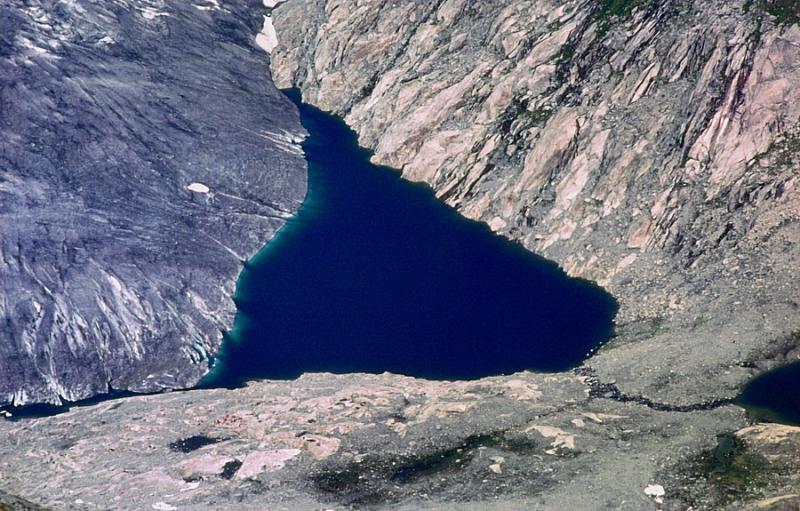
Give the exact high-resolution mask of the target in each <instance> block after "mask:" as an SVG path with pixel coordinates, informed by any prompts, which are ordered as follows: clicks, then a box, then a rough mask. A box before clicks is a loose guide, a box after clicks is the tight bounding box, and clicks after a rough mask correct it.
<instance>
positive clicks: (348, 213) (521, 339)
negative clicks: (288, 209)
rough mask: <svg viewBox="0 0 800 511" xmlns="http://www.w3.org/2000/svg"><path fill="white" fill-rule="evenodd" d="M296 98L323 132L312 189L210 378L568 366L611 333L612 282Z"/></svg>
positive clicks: (313, 139) (235, 380)
mask: <svg viewBox="0 0 800 511" xmlns="http://www.w3.org/2000/svg"><path fill="white" fill-rule="evenodd" d="M287 95H288V96H289V97H290V98H291V99H292V100H293V101H294V103H295V104H296V105H297V107H298V108H299V109H300V113H301V119H302V122H303V125H304V126H305V128H306V129H307V130H308V131H309V133H310V136H309V137H308V139H306V141H305V142H304V143H303V150H304V151H305V154H306V158H307V160H308V165H309V191H308V195H307V197H306V200H305V202H304V204H303V205H302V207H301V208H300V210H299V212H298V213H297V214H296V215H295V216H294V217H293V218H292V219H290V220H289V221H288V222H287V223H286V225H285V226H284V227H283V228H282V229H281V230H280V231H279V233H278V234H277V235H276V237H275V238H274V239H273V240H272V241H270V242H269V243H268V244H267V245H266V246H265V247H264V248H263V249H262V250H261V251H260V252H259V253H258V254H257V255H256V256H255V257H254V258H253V259H252V260H251V261H249V262H248V264H247V265H246V266H245V268H244V270H243V271H242V274H241V276H240V278H239V282H238V286H237V291H236V296H235V301H236V304H237V307H238V313H237V317H236V320H235V324H234V326H233V328H232V330H231V331H230V332H229V333H228V334H227V336H226V339H225V342H224V343H223V346H222V349H221V352H220V353H219V354H218V357H217V359H216V361H215V364H214V366H213V369H212V372H211V373H210V374H209V376H208V377H206V379H205V380H204V381H203V382H202V386H206V387H209V386H237V385H240V384H241V383H243V382H244V381H247V380H249V379H254V378H276V379H284V378H294V377H297V376H298V375H300V374H302V373H304V372H314V371H328V372H334V373H347V372H370V373H381V372H384V371H390V372H394V373H400V374H405V375H412V376H418V377H425V378H433V379H472V378H479V377H483V376H488V375H497V374H507V373H511V372H515V371H520V370H523V369H531V370H539V371H559V370H564V369H567V368H570V367H573V366H575V365H577V364H579V363H580V362H581V361H582V360H584V358H585V357H586V356H587V354H589V353H590V352H591V351H592V350H593V349H594V348H596V347H597V346H598V345H599V344H601V343H602V342H604V341H605V340H607V339H608V338H609V337H610V336H611V334H612V329H613V324H612V320H613V317H614V314H615V312H616V310H617V304H616V302H615V300H614V299H613V298H612V297H611V296H610V295H609V294H607V293H606V292H605V291H603V290H602V289H601V288H599V287H597V286H595V285H593V284H591V283H589V282H587V281H584V280H579V279H573V278H569V277H568V276H567V275H566V274H564V272H562V271H561V269H559V267H558V266H557V265H556V264H554V263H552V262H549V261H547V260H545V259H543V258H541V257H538V256H536V255H534V254H532V253H530V252H528V251H527V250H524V249H523V248H522V247H520V246H519V245H517V244H515V243H512V242H510V241H508V240H506V239H504V238H501V237H499V236H496V235H495V234H493V233H492V232H491V231H490V230H489V229H488V227H486V226H485V225H484V224H481V223H477V222H473V221H470V220H467V219H465V218H463V217H461V216H460V215H459V214H458V213H456V211H455V210H453V209H452V208H450V207H448V206H446V205H444V204H443V203H441V202H440V201H438V200H437V199H436V197H435V196H434V194H433V192H432V191H431V189H430V188H429V187H428V186H426V185H422V184H417V183H411V182H408V181H406V180H404V179H401V178H400V175H399V173H398V172H397V171H396V170H393V169H389V168H386V167H380V166H375V165H373V164H371V163H370V161H369V157H370V153H369V152H368V151H367V150H365V149H363V148H360V147H359V146H358V144H357V137H356V135H355V133H354V132H352V131H351V130H350V129H349V128H348V127H347V126H346V125H345V124H344V123H343V122H342V121H341V120H340V119H338V118H336V117H334V116H331V115H328V114H326V113H323V112H322V111H320V110H318V109H315V108H313V107H311V106H309V105H306V104H303V103H301V102H300V99H299V94H298V92H297V91H288V92H287Z"/></svg>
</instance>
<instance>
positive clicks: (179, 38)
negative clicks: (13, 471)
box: [0, 0, 306, 405]
mask: <svg viewBox="0 0 800 511" xmlns="http://www.w3.org/2000/svg"><path fill="white" fill-rule="evenodd" d="M257 9H261V10H263V7H261V6H260V4H259V3H258V2H255V1H246V0H232V1H226V2H225V3H224V5H222V4H220V3H219V2H216V1H206V0H198V1H195V2H182V1H161V0H119V1H114V2H101V3H98V2H90V1H88V0H78V1H70V2H55V3H53V2H44V1H42V2H39V1H33V2H31V1H17V0H11V1H10V2H4V3H3V5H2V6H0V104H1V105H2V108H0V282H2V294H0V404H3V403H14V404H17V405H22V404H27V403H36V402H58V401H59V400H61V399H67V400H76V399H80V398H84V397H88V396H92V395H94V394H97V393H101V392H106V391H108V390H109V389H110V388H113V389H117V390H133V391H146V392H150V391H157V390H161V389H164V388H180V387H186V386H190V385H193V384H195V383H196V382H197V380H198V379H199V378H200V377H201V376H202V375H203V374H204V373H205V372H206V371H207V367H208V359H209V357H210V356H211V355H212V354H213V353H215V351H216V350H217V348H218V346H219V343H220V341H221V338H222V335H221V332H222V331H223V330H225V329H227V328H229V327H230V325H231V323H232V319H233V315H234V312H235V307H234V304H233V302H232V300H231V296H232V294H233V290H234V285H235V282H236V278H237V275H238V273H239V271H240V269H241V264H242V261H243V260H245V259H248V258H249V257H251V256H252V255H253V254H254V253H255V251H257V250H258V249H259V248H260V247H261V246H262V245H263V244H264V242H265V241H266V240H268V239H269V238H270V236H271V235H272V233H274V232H275V231H276V230H277V229H278V228H279V227H280V226H281V225H283V223H284V222H285V220H286V218H288V217H289V216H290V215H291V214H292V213H293V211H294V210H295V209H296V208H297V207H298V206H299V204H300V202H301V201H302V199H303V197H304V195H305V186H306V176H305V171H306V167H305V161H304V159H303V157H302V151H301V150H300V149H299V146H297V145H296V143H295V142H296V141H298V140H300V139H301V138H302V136H303V134H304V131H303V129H302V127H301V126H300V123H299V118H298V115H297V113H296V110H295V108H294V106H293V105H292V104H291V103H290V102H289V101H288V100H287V99H286V98H284V97H283V96H282V95H281V94H280V93H279V92H278V91H277V90H276V89H275V88H274V86H272V83H271V81H270V80H269V71H268V68H267V61H266V59H265V58H264V54H263V53H262V52H260V51H259V50H258V49H257V48H256V47H255V45H254V42H253V34H254V33H256V32H257V31H258V27H257V26H256V25H255V22H256V21H257V17H256V16H254V15H253V13H254V12H257Z"/></svg>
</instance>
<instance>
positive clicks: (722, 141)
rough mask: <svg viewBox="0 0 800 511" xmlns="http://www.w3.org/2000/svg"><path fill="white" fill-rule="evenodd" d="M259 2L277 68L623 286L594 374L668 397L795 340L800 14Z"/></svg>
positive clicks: (483, 210) (612, 284) (539, 248)
mask: <svg viewBox="0 0 800 511" xmlns="http://www.w3.org/2000/svg"><path fill="white" fill-rule="evenodd" d="M273 18H274V25H275V27H276V29H277V32H278V33H277V35H278V40H279V45H278V47H277V48H276V50H275V51H274V53H273V61H272V69H273V73H274V77H275V81H276V84H277V85H278V86H279V87H290V86H297V87H299V88H301V89H302V91H303V97H304V99H305V100H306V101H308V102H310V103H313V104H315V105H317V106H320V107H322V108H324V109H327V110H330V111H333V112H336V113H338V114H341V115H342V116H344V118H345V120H346V121H347V122H348V123H349V124H350V125H351V126H352V127H353V128H354V129H355V130H356V131H357V132H358V134H359V137H360V141H361V143H362V144H363V145H365V146H367V147H370V148H373V149H374V151H375V156H374V160H375V161H376V162H379V163H383V164H388V165H391V166H394V167H396V168H398V169H401V170H402V172H403V174H404V176H406V177H407V178H409V179H413V180H420V181H425V182H427V183H429V184H430V185H431V186H432V187H433V188H434V189H435V190H436V192H437V193H438V195H439V196H440V197H441V198H442V199H443V200H445V201H447V202H448V203H449V204H451V205H453V206H454V207H456V208H457V209H458V210H459V211H461V212H462V213H463V214H464V215H466V216H468V217H471V218H475V219H480V220H483V221H486V222H487V223H488V224H489V225H490V226H491V227H492V228H493V229H494V230H495V231H497V232H499V233H501V234H503V235H505V236H508V237H510V238H513V239H516V240H519V241H520V242H521V243H523V244H524V245H525V246H526V247H528V248H530V249H531V250H533V251H535V252H537V253H540V254H542V255H545V256H547V257H549V258H552V259H554V260H556V261H558V262H559V263H560V264H562V266H563V267H564V268H565V269H566V270H567V271H568V272H569V273H571V274H573V275H577V276H582V277H586V278H590V279H593V280H595V281H597V282H599V283H601V284H602V285H604V286H607V287H608V288H609V289H610V290H611V291H612V292H613V293H614V294H615V295H616V296H617V297H619V299H620V301H621V305H622V309H621V311H620V315H619V318H618V325H619V328H618V331H619V332H618V333H619V334H620V337H619V338H618V339H617V340H616V341H615V342H614V343H612V344H611V348H617V347H620V348H621V347H625V349H624V350H618V349H610V350H608V351H604V352H602V353H601V354H600V355H598V356H596V357H595V358H594V359H593V362H592V364H594V365H596V366H597V367H598V368H600V369H601V370H602V371H607V372H608V373H609V374H611V373H613V374H614V377H615V378H618V379H625V378H626V376H627V377H629V379H628V383H630V384H631V385H636V386H637V387H640V388H642V389H643V390H644V391H645V392H648V393H651V394H664V393H666V395H664V396H663V397H667V398H674V399H679V400H681V399H688V396H689V395H695V396H696V395H697V394H700V395H705V394H708V395H709V396H710V395H712V394H715V393H717V394H718V393H720V392H723V393H731V392H733V389H734V388H735V387H736V386H737V385H738V384H739V383H740V382H741V380H742V379H743V378H746V377H747V376H748V375H749V372H750V369H751V368H752V366H753V365H757V364H758V361H759V360H760V359H762V358H764V357H765V356H767V355H768V354H766V353H765V352H766V351H767V350H773V351H774V350H775V349H776V348H775V346H778V345H780V346H782V349H783V348H785V349H787V350H788V349H791V347H789V346H784V345H783V344H781V343H780V342H779V341H781V340H782V339H787V338H791V336H790V333H791V332H792V331H796V330H797V329H798V328H800V315H799V314H798V302H800V289H799V287H800V286H798V283H797V279H796V278H795V276H794V267H795V265H796V262H797V261H798V244H797V241H798V239H800V229H798V225H799V224H798V222H797V220H798V212H800V202H799V199H798V196H797V192H796V190H797V186H798V168H799V166H798V161H800V87H797V86H796V84H798V83H800V26H798V25H797V24H780V23H779V22H780V21H781V20H776V19H775V18H773V17H772V16H771V15H769V14H768V13H767V12H765V9H764V5H763V4H761V3H758V2H756V3H753V2H734V3H730V2H688V1H669V0H659V1H653V2H606V3H602V2H596V1H587V0H584V1H570V2H566V3H562V2H548V1H546V0H535V1H527V2H511V1H498V2H469V1H466V0H443V1H436V2H415V1H410V0H406V1H399V2H397V1H393V2H389V1H385V0H358V1H356V0H330V1H321V0H290V1H288V2H286V3H284V4H282V5H281V6H279V7H278V8H277V9H276V10H275V12H274V14H273ZM627 341H637V342H627ZM679 366H680V368H679ZM673 369H675V372H674V373H673V371H672V370H673ZM667 371H669V372H667ZM643 372H644V373H652V377H651V378H640V377H639V376H640V375H641V374H642V373H643ZM675 373H679V374H675ZM645 381H646V382H648V383H642V382H645ZM642 386H644V387H642Z"/></svg>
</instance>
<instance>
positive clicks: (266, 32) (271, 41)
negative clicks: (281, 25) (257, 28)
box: [256, 0, 278, 53]
mask: <svg viewBox="0 0 800 511" xmlns="http://www.w3.org/2000/svg"><path fill="white" fill-rule="evenodd" d="M265 1H266V0H265ZM256 44H257V45H258V47H259V48H261V49H262V50H264V51H265V52H267V53H272V50H274V49H275V47H276V46H278V35H277V34H276V33H275V27H274V26H273V25H272V17H271V16H264V26H263V27H262V28H261V32H260V33H259V34H258V35H257V36H256Z"/></svg>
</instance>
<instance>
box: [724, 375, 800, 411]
mask: <svg viewBox="0 0 800 511" xmlns="http://www.w3.org/2000/svg"><path fill="white" fill-rule="evenodd" d="M798 382H800V362H795V363H793V364H788V365H785V366H783V367H779V368H777V369H775V370H772V371H768V372H766V373H764V374H762V375H761V376H759V377H757V378H754V379H753V381H751V382H750V383H748V384H747V386H746V387H745V388H744V390H742V393H741V394H740V395H739V398H738V399H737V401H738V403H739V404H740V405H742V406H744V407H745V408H747V409H748V411H749V412H750V415H752V416H753V417H755V418H757V419H759V420H768V421H772V422H780V423H783V424H792V425H795V426H800V386H798Z"/></svg>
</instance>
